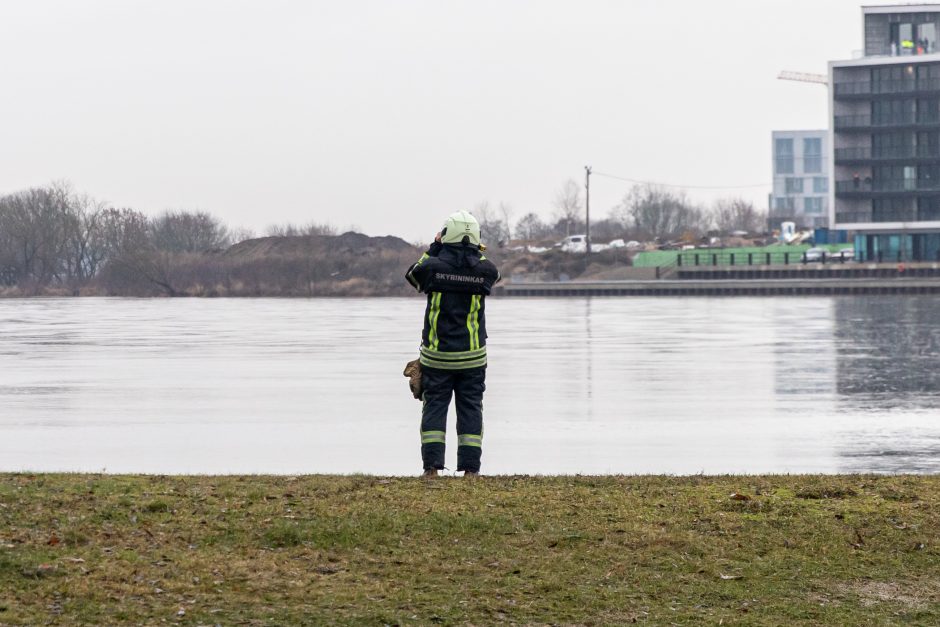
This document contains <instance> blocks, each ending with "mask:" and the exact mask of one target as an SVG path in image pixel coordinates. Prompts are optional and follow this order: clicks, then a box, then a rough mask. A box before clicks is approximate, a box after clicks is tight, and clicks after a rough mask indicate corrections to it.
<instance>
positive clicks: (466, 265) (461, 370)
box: [405, 211, 500, 477]
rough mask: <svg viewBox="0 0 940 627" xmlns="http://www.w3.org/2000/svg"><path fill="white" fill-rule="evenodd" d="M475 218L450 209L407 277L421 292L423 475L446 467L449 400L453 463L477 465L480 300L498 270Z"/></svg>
mask: <svg viewBox="0 0 940 627" xmlns="http://www.w3.org/2000/svg"><path fill="white" fill-rule="evenodd" d="M485 249H486V247H485V246H483V245H482V243H481V242H480V224H479V223H478V222H477V220H476V218H474V217H473V216H472V215H470V213H468V212H466V211H458V212H456V213H454V214H451V215H450V216H449V217H448V218H447V221H446V222H445V223H444V228H442V229H441V232H440V233H438V234H437V236H436V237H435V238H434V242H433V243H432V244H431V246H430V247H429V248H428V250H427V252H426V253H424V254H423V255H422V256H421V259H419V260H418V262H417V263H415V264H414V265H413V266H411V267H410V268H409V269H408V272H407V273H406V275H405V278H406V279H407V280H408V282H409V283H410V284H411V285H412V286H413V287H414V288H415V289H416V290H418V291H419V292H424V293H425V294H427V297H428V302H427V307H426V308H425V312H424V330H423V332H422V334H421V357H420V364H421V388H422V394H421V400H422V401H423V403H424V405H423V409H422V412H421V459H422V461H423V463H424V474H425V476H429V477H433V476H436V475H437V474H438V471H439V470H442V469H443V468H444V444H445V439H446V437H445V436H446V432H447V408H448V406H449V405H450V399H451V396H454V397H455V399H456V400H455V405H456V408H457V471H458V472H461V471H462V472H463V473H464V476H465V477H472V476H475V475H477V474H479V472H480V456H481V454H482V445H483V391H484V390H485V389H486V383H485V381H486V318H485V316H484V308H485V307H484V304H485V300H486V297H487V296H488V295H489V293H490V291H491V290H492V288H493V285H494V284H495V283H496V282H497V281H499V278H500V277H499V271H498V270H497V269H496V266H495V265H493V262H491V261H489V260H488V259H487V258H486V257H485V256H484V255H483V251H484V250H485Z"/></svg>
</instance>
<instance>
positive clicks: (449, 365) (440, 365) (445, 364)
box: [421, 355, 486, 370]
mask: <svg viewBox="0 0 940 627" xmlns="http://www.w3.org/2000/svg"><path fill="white" fill-rule="evenodd" d="M421 365H422V366H427V367H428V368H437V369H438V370H469V369H470V368H480V367H481V366H485V365H486V356H483V357H480V358H479V359H467V360H464V361H438V360H436V359H428V358H427V357H424V356H423V355H422V356H421Z"/></svg>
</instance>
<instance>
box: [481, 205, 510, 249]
mask: <svg viewBox="0 0 940 627" xmlns="http://www.w3.org/2000/svg"><path fill="white" fill-rule="evenodd" d="M502 208H503V204H502V203H500V212H502ZM509 211H510V213H511V211H512V210H511V209H510V210H509ZM472 213H473V217H475V218H476V219H477V222H479V223H480V237H482V238H483V240H484V241H486V242H490V244H495V245H496V246H499V247H502V246H505V245H506V244H507V243H509V229H508V228H507V226H506V223H505V222H503V221H502V220H501V219H500V218H499V217H498V215H499V214H498V213H497V212H496V211H493V209H492V208H491V207H490V203H489V201H488V200H484V201H481V202H478V203H477V204H476V207H474V208H473V212H472Z"/></svg>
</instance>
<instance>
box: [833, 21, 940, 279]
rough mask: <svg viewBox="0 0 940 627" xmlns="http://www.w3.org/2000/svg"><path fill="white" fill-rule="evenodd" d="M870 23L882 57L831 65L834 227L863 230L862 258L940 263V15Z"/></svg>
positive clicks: (869, 43) (868, 46) (867, 31)
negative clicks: (849, 226) (850, 226)
mask: <svg viewBox="0 0 940 627" xmlns="http://www.w3.org/2000/svg"><path fill="white" fill-rule="evenodd" d="M863 16H864V39H863V43H864V47H865V56H866V57H880V58H878V59H872V60H869V59H867V58H866V59H864V60H862V61H858V62H852V61H846V62H837V63H835V64H833V66H832V75H831V78H832V92H831V94H832V115H833V120H832V124H831V128H832V130H833V135H832V138H833V147H834V151H833V154H834V160H833V162H832V164H833V173H832V174H833V177H832V178H833V180H834V186H835V190H834V191H835V206H834V208H833V209H834V214H835V216H836V219H835V224H834V225H833V226H834V227H835V228H840V227H841V228H844V226H843V225H852V228H854V229H857V233H856V238H855V257H856V259H859V260H864V261H881V262H899V261H931V262H933V261H940V227H938V226H937V224H938V223H940V62H938V61H937V60H936V59H937V57H933V56H925V55H932V54H934V53H940V49H938V48H937V46H938V43H940V42H938V41H937V38H938V35H940V10H938V8H937V7H936V5H931V6H929V7H928V6H926V5H925V6H923V7H905V6H903V5H899V6H897V7H887V6H868V7H864V8H863ZM885 57H900V58H896V59H895V58H885ZM905 57H906V58H905ZM814 188H815V181H814ZM866 225H868V226H867V227H866Z"/></svg>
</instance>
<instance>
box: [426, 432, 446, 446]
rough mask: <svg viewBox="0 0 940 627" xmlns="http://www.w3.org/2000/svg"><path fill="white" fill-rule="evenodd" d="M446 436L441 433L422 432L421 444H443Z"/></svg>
mask: <svg viewBox="0 0 940 627" xmlns="http://www.w3.org/2000/svg"><path fill="white" fill-rule="evenodd" d="M446 435H447V434H446V433H444V432H443V431H422V432H421V444H433V443H435V442H440V443H441V444H444V443H445V441H446V440H445V437H446Z"/></svg>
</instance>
